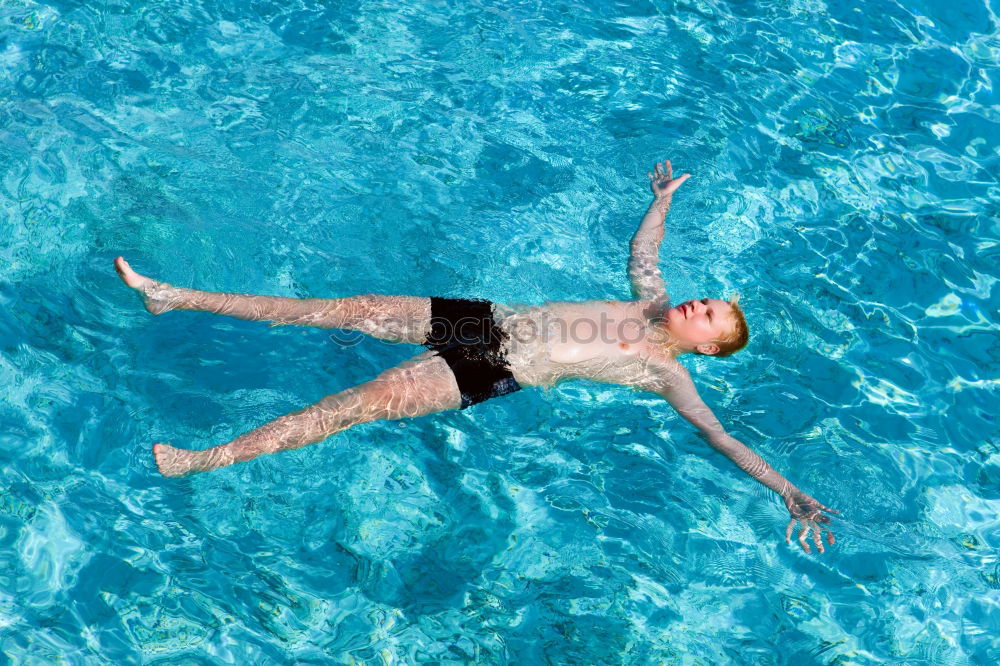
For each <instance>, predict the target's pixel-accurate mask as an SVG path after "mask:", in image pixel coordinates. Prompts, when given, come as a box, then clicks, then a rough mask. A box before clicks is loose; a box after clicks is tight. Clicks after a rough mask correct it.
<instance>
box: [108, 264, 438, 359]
mask: <svg viewBox="0 0 1000 666" xmlns="http://www.w3.org/2000/svg"><path fill="white" fill-rule="evenodd" d="M115 270H116V271H117V272H118V275H119V276H120V277H121V279H122V281H123V282H125V284H127V285H128V286H129V287H131V288H133V289H135V290H136V291H138V292H139V293H140V294H141V295H142V298H143V302H144V303H145V305H146V310H148V311H149V312H150V313H151V314H162V313H164V312H167V311H169V310H189V311H194V312H211V313H214V314H220V315H226V316H228V317H234V318H236V319H246V320H250V321H270V322H272V325H273V326H280V325H289V326H315V327H317V328H343V329H348V330H352V331H358V332H361V333H366V334H368V335H371V336H374V337H377V338H381V339H383V340H389V341H391V342H410V343H414V344H422V343H423V342H424V341H425V340H426V338H427V333H428V332H429V331H430V321H431V300H430V299H429V298H421V297H415V296H382V295H376V294H369V295H363V296H353V297H350V298H305V299H299V298H284V297H280V296H254V295H249V294H223V293H216V292H210V291H198V290H196V289H183V288H180V287H174V286H172V285H169V284H166V283H165V282H157V281H156V280H153V279H151V278H148V277H146V276H144V275H140V274H138V273H136V272H135V271H134V270H132V267H131V266H129V265H128V262H126V261H125V260H124V259H122V258H121V257H118V258H117V259H115Z"/></svg>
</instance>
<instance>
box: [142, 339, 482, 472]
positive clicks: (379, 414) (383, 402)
mask: <svg viewBox="0 0 1000 666" xmlns="http://www.w3.org/2000/svg"><path fill="white" fill-rule="evenodd" d="M461 404H462V399H461V395H460V394H459V390H458V384H456V382H455V375H454V374H453V373H452V371H451V368H449V367H448V364H447V363H446V362H445V361H444V359H442V358H441V357H440V356H437V355H436V354H434V353H433V352H425V353H423V354H421V355H419V356H417V357H415V358H413V359H411V360H409V361H406V362H405V363H403V364H401V365H399V366H397V367H395V368H392V369H390V370H386V371H385V372H383V373H382V374H381V375H379V376H378V377H377V378H376V379H373V380H372V381H370V382H365V383H364V384H360V385H358V386H355V387H353V388H349V389H347V390H346V391H342V392H340V393H337V394H335V395H331V396H328V397H326V398H324V399H323V400H321V401H320V402H318V403H317V404H315V405H313V406H311V407H306V408H305V409H303V410H302V411H300V412H295V413H293V414H288V415H286V416H282V417H280V418H277V419H275V420H274V421H271V422H270V423H268V424H266V425H264V426H262V427H260V428H257V429H256V430H252V431H251V432H248V433H247V434H245V435H242V436H240V437H237V438H236V439H234V440H233V441H232V442H230V443H228V444H223V445H221V446H216V447H214V448H211V449H208V450H206V451H185V450H182V449H175V448H174V447H172V446H167V445H166V444H156V445H155V446H154V447H153V454H154V455H155V456H156V465H157V466H158V467H159V468H160V473H161V474H163V476H184V475H185V474H192V473H194V472H207V471H209V470H213V469H218V468H220V467H226V466H227V465H231V464H233V463H236V462H246V461H248V460H253V459H254V458H256V457H257V456H260V455H264V454H265V453H278V452H279V451H288V450H290V449H298V448H301V447H303V446H307V445H309V444H313V443H315V442H319V441H322V440H324V439H326V438H327V437H329V436H330V435H332V434H334V433H338V432H341V431H342V430H346V429H348V428H350V427H351V426H354V425H357V424H359V423H368V422H371V421H378V420H383V419H403V418H413V417H416V416H423V415H425V414H433V413H435V412H442V411H445V410H449V409H458V408H459V407H460V406H461Z"/></svg>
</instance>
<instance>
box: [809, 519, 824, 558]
mask: <svg viewBox="0 0 1000 666" xmlns="http://www.w3.org/2000/svg"><path fill="white" fill-rule="evenodd" d="M812 530H813V543H814V544H816V550H818V551H819V552H820V553H823V552H825V551H824V550H823V539H822V538H821V537H822V535H821V534H820V533H819V525H817V524H816V523H812Z"/></svg>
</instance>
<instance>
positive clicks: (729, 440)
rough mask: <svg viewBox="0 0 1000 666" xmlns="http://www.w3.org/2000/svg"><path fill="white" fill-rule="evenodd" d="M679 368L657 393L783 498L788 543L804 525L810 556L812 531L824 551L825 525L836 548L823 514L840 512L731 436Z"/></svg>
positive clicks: (801, 540)
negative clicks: (789, 518)
mask: <svg viewBox="0 0 1000 666" xmlns="http://www.w3.org/2000/svg"><path fill="white" fill-rule="evenodd" d="M678 368H679V370H678V371H677V372H676V375H675V376H674V377H671V381H670V382H669V385H667V386H660V387H657V389H656V391H655V392H656V393H658V394H659V395H660V396H662V397H663V398H664V399H666V400H667V401H668V402H669V403H670V404H671V405H672V406H673V407H674V409H676V410H677V412H678V413H679V414H680V415H681V416H683V417H684V418H685V419H686V420H687V421H688V422H689V423H690V424H691V425H693V426H694V427H695V428H697V429H698V432H699V433H701V434H702V435H703V436H704V437H705V439H707V440H708V443H709V444H711V446H712V448H713V449H715V450H716V451H718V452H720V453H721V454H723V455H724V456H726V457H727V458H729V459H730V460H732V461H733V462H734V463H735V464H736V466H737V467H739V468H740V469H742V470H743V471H744V472H746V473H747V474H749V475H750V476H752V477H753V478H754V479H756V480H757V481H759V482H760V483H761V484H763V485H765V486H767V487H768V488H770V489H771V490H773V491H774V492H776V493H777V494H778V495H780V496H781V498H782V499H783V500H784V502H785V506H786V507H787V508H788V512H789V513H790V514H791V520H790V521H789V523H788V528H787V530H786V531H785V541H786V542H789V543H790V542H791V535H792V530H793V528H794V526H795V523H796V522H800V523H801V525H802V532H801V533H800V534H799V543H800V544H801V545H802V549H803V550H805V551H806V552H807V553H808V552H810V548H809V544H808V543H806V540H805V538H806V536H807V535H808V534H809V532H812V535H813V543H815V544H816V548H817V550H819V552H821V553H822V552H823V541H822V539H821V535H820V525H821V524H822V525H824V527H823V529H825V530H826V532H827V541H828V542H829V543H830V544H831V545H832V544H833V542H834V539H833V533H832V532H831V531H830V529H829V528H828V527H826V524H827V523H829V522H830V519H829V518H828V517H827V516H825V515H823V513H822V511H827V512H830V513H837V512H836V511H833V510H831V509H828V508H827V507H825V506H823V505H822V504H820V503H819V502H817V501H816V500H815V499H813V498H812V497H810V496H809V495H807V494H805V493H804V492H802V491H801V490H799V489H798V488H796V487H795V486H794V485H793V484H792V483H791V482H790V481H789V480H788V479H786V478H785V477H784V476H782V475H781V474H780V473H779V472H778V471H777V470H775V469H774V468H773V467H771V466H770V465H768V464H767V462H766V461H765V460H764V459H763V458H761V457H760V456H759V455H757V454H756V453H754V452H753V451H752V450H750V448H749V447H747V446H746V445H745V444H743V443H742V442H740V441H739V440H737V439H736V438H735V437H731V436H730V435H728V434H727V433H726V431H725V429H724V428H723V427H722V424H721V423H719V420H718V419H717V418H716V417H715V414H713V413H712V410H711V409H709V408H708V406H707V405H706V404H705V403H704V401H702V399H701V397H700V396H699V395H698V391H697V390H696V389H695V387H694V382H692V381H691V376H690V375H689V374H688V372H687V370H685V369H684V368H683V367H682V366H679V365H678Z"/></svg>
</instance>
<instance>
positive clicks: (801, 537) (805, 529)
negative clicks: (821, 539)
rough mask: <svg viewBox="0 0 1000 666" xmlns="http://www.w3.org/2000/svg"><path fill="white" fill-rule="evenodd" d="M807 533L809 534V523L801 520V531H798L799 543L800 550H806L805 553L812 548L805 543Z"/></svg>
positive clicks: (809, 551)
mask: <svg viewBox="0 0 1000 666" xmlns="http://www.w3.org/2000/svg"><path fill="white" fill-rule="evenodd" d="M807 534H809V524H808V523H806V522H805V521H802V531H801V532H799V544H800V545H801V546H802V550H804V551H806V552H807V553H811V552H812V548H810V547H809V544H808V543H806V535H807Z"/></svg>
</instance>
